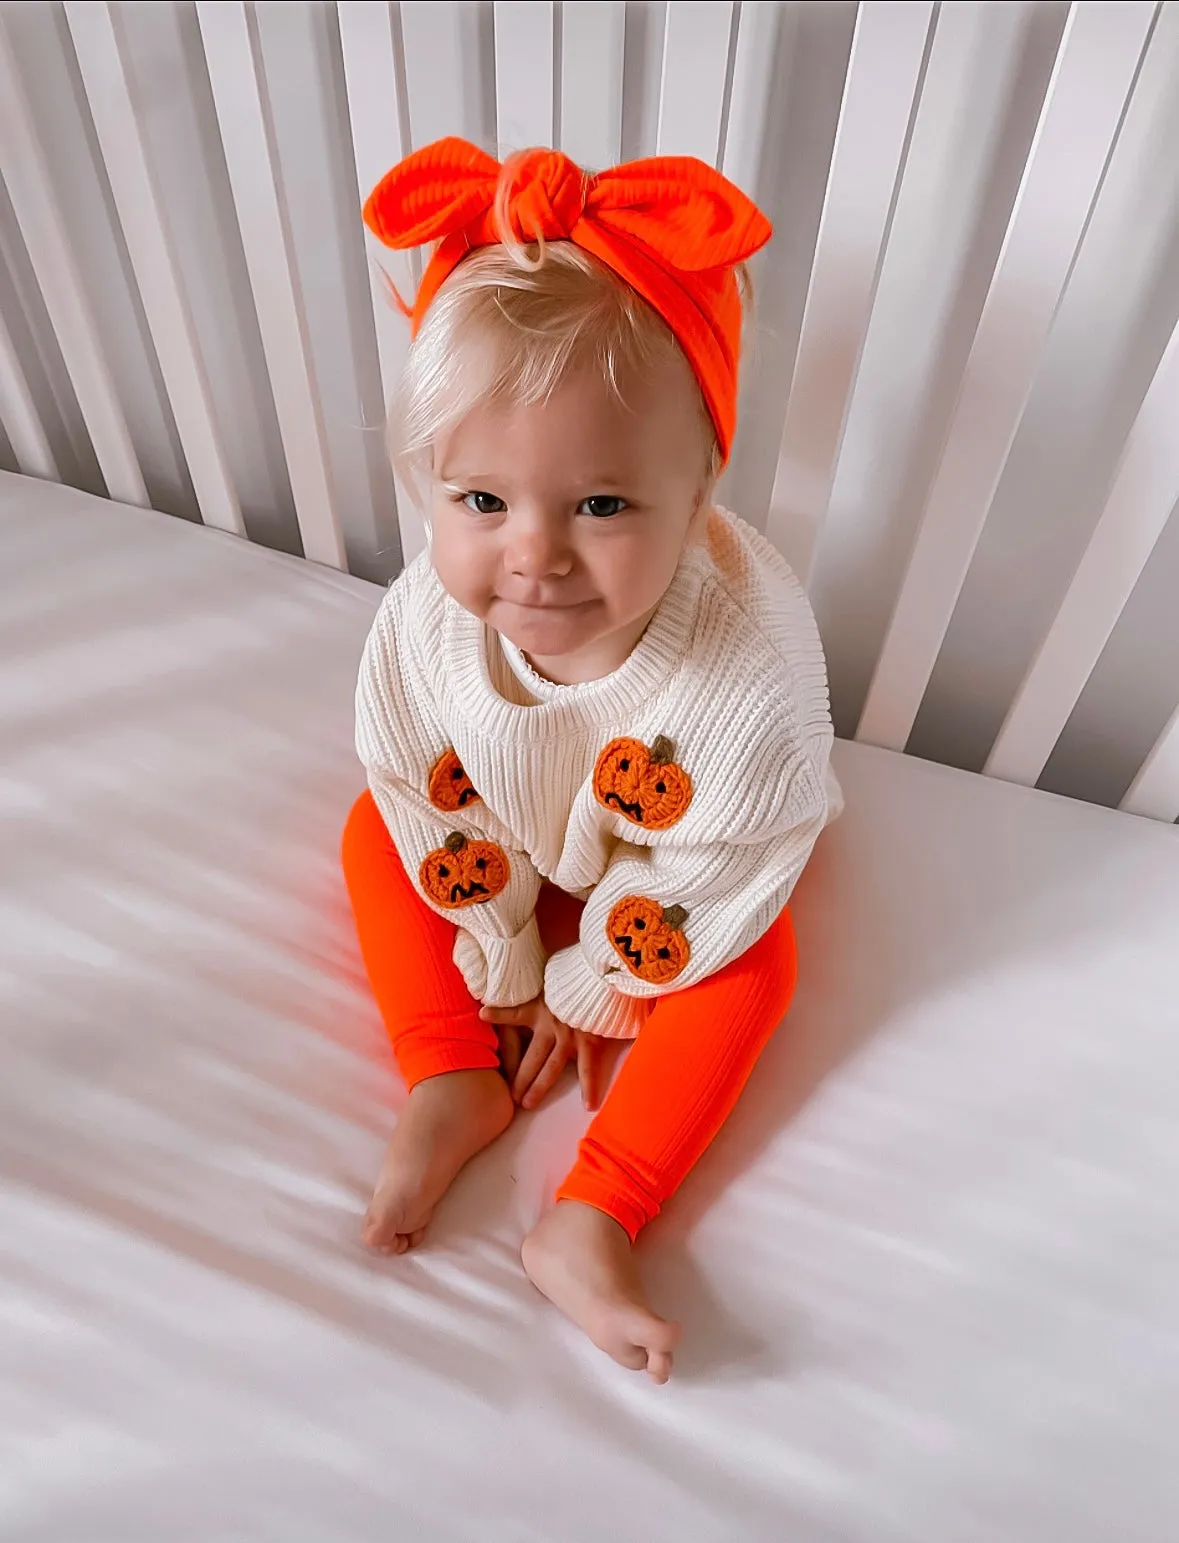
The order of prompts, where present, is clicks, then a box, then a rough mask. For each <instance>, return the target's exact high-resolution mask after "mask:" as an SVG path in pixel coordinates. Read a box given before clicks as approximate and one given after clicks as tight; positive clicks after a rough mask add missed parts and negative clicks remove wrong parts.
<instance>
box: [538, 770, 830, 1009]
mask: <svg viewBox="0 0 1179 1543" xmlns="http://www.w3.org/2000/svg"><path fill="white" fill-rule="evenodd" d="M822 771H823V769H822V768H821V767H816V766H815V765H814V764H813V763H812V762H811V761H810V760H809V759H806V758H800V759H799V762H798V765H797V768H796V770H795V772H794V774H793V776H792V777H791V779H790V790H789V791H790V796H789V797H788V798H787V799H785V800H784V801H783V807H782V809H781V811H780V812H779V813H778V815H777V817H776V818H774V819H772V820H771V821H770V822H769V823H768V826H763V827H762V828H761V829H760V830H759V831H758V832H757V833H756V834H755V835H753V836H752V837H751V839H749V840H744V841H743V840H740V839H729V840H726V841H714V842H698V843H673V842H670V841H669V842H663V843H660V844H658V845H652V846H649V847H642V848H637V847H633V846H631V847H620V848H619V851H618V853H617V854H616V856H615V857H614V858H613V860H612V861H611V862H610V864H609V866H608V867H607V869H606V872H605V873H604V874H603V876H602V879H601V881H600V883H599V884H598V885H597V886H596V888H595V889H594V891H593V894H592V895H591V896H590V899H589V901H588V903H587V904H586V907H585V911H584V913H583V915H582V919H581V936H580V942H579V943H578V944H577V945H576V946H575V947H572V948H566V949H562V950H561V951H560V953H557V954H554V955H553V957H552V958H551V959H550V960H549V963H548V967H547V970H546V974H545V999H546V1001H547V1002H548V1004H549V1007H550V1009H551V1010H552V1012H553V1013H554V1014H555V1015H556V1016H557V1017H558V1018H560V1019H561V1020H562V1021H563V1022H565V1023H568V1024H570V1025H572V1026H573V1027H575V1028H579V1029H587V1030H590V1031H591V1032H593V1033H596V1034H602V1035H606V1036H608V1037H612V1038H629V1037H633V1036H634V1035H635V1034H637V1032H638V1030H639V1028H640V1027H641V1025H642V1022H643V1019H644V1017H645V1016H646V1012H647V1011H648V1007H649V1002H650V999H652V998H654V997H658V996H663V995H666V994H667V993H669V992H673V991H682V990H683V989H684V988H685V987H688V986H692V985H695V984H696V983H697V982H698V981H701V980H705V979H706V978H707V977H708V976H710V975H713V974H715V973H716V971H718V970H720V969H722V968H723V967H724V966H725V965H726V964H728V963H730V961H732V960H734V959H737V958H739V957H740V956H741V955H742V954H744V953H745V952H746V950H748V949H749V948H751V947H752V945H753V944H754V943H755V942H756V941H757V940H758V938H760V937H761V936H762V934H763V933H764V932H765V931H766V930H767V929H768V928H769V927H770V925H771V924H772V923H773V921H774V920H775V918H776V917H777V916H778V915H779V914H780V913H781V911H782V909H783V907H784V906H785V904H786V902H787V900H788V899H789V897H790V892H791V890H792V889H793V887H794V884H795V882H796V881H797V879H798V876H799V874H800V873H801V872H802V869H803V868H804V866H805V865H806V861H807V859H808V858H809V856H810V854H811V851H812V849H813V847H814V844H815V841H816V840H817V838H818V836H819V833H820V831H821V830H822V829H823V826H824V824H825V823H826V821H827V817H828V792H827V788H826V786H825V782H824V777H823V775H822Z"/></svg>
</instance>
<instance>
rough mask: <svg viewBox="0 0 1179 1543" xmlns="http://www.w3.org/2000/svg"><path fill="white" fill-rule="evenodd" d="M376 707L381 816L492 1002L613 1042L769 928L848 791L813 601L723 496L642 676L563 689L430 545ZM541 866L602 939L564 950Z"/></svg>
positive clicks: (372, 686)
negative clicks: (548, 910) (552, 924)
mask: <svg viewBox="0 0 1179 1543" xmlns="http://www.w3.org/2000/svg"><path fill="white" fill-rule="evenodd" d="M356 707H357V729H356V743H357V750H358V752H359V754H360V758H361V760H362V761H363V762H364V764H365V766H366V767H367V769H368V778H369V786H370V787H371V789H372V793H373V797H374V798H375V800H376V803H377V807H378V808H379V809H380V811H381V814H382V816H383V817H384V820H385V823H386V824H387V826H388V827H389V831H390V834H391V835H392V837H393V840H394V842H395V844H396V846H397V850H398V852H399V853H400V855H401V859H402V861H403V863H404V864H405V867H406V871H407V872H408V873H409V874H410V875H411V877H412V878H413V879H414V881H415V883H416V884H417V885H418V888H419V890H420V892H421V893H422V895H423V898H424V899H425V901H426V903H427V904H429V905H430V906H431V907H432V908H433V909H434V910H436V911H438V912H439V914H441V915H444V916H446V917H447V918H448V919H450V920H451V921H454V922H456V923H457V924H458V933H457V936H456V939H455V950H454V957H455V963H456V964H457V965H458V967H459V969H460V970H461V971H462V974H463V976H464V978H465V980H466V982H467V985H468V986H469V988H470V990H471V992H472V994H473V995H474V996H475V997H477V998H478V999H479V1000H481V1001H482V1002H485V1003H487V1004H490V1005H493V1006H516V1005H518V1004H519V1003H522V1002H527V1001H530V1000H531V999H532V998H533V997H536V996H538V995H539V994H540V993H541V991H542V990H543V992H544V995H545V999H546V1001H547V1003H548V1005H549V1008H550V1010H551V1011H552V1012H553V1013H554V1014H555V1016H556V1017H557V1018H559V1019H561V1020H562V1021H563V1022H565V1023H568V1024H570V1025H572V1026H573V1027H574V1028H580V1029H589V1030H592V1031H593V1032H594V1033H597V1034H604V1035H609V1036H612V1037H617V1038H629V1037H633V1036H634V1035H635V1034H637V1033H638V1031H639V1029H640V1027H641V1026H642V1022H643V1019H644V1018H645V1016H646V1013H647V1012H648V1011H649V1008H650V1004H651V999H652V998H654V997H656V996H659V995H661V994H663V993H665V992H667V991H674V990H679V989H682V988H683V987H685V986H689V985H691V984H693V983H694V982H695V981H699V980H702V979H704V978H705V977H706V976H709V975H711V974H713V973H714V972H715V971H717V970H719V969H720V968H721V967H722V966H723V965H725V964H727V963H729V961H730V960H732V959H735V958H737V957H738V956H739V955H740V954H742V953H744V951H745V950H746V949H747V948H749V947H750V946H751V945H752V944H753V943H754V942H756V941H757V939H758V938H759V937H760V936H761V935H762V933H763V932H765V930H766V929H767V928H768V927H769V926H770V924H771V923H772V922H773V921H774V919H775V917H776V916H777V915H778V914H779V912H780V911H781V910H782V907H783V906H784V905H785V904H786V901H787V899H788V898H789V895H790V892H791V890H792V889H793V887H794V884H795V882H796V880H797V879H798V876H799V874H800V873H801V872H802V869H803V867H804V865H805V863H806V861H807V858H808V857H809V856H810V854H811V849H812V848H813V847H814V844H815V841H816V839H817V837H818V835H819V832H820V831H821V830H822V829H823V826H824V825H825V824H826V823H827V821H828V820H829V819H831V818H833V817H834V815H835V814H837V813H838V810H839V806H840V793H839V788H838V785H837V784H836V782H835V779H834V776H833V775H832V773H831V772H830V770H829V767H828V757H829V754H830V750H831V739H832V730H831V718H830V714H829V711H828V705H827V680H826V671H825V668H824V663H823V652H822V648H821V646H820V643H819V636H818V632H817V630H816V627H815V622H814V617H813V616H812V614H811V610H810V606H809V605H808V603H807V601H806V598H805V596H804V594H803V592H802V589H801V587H800V586H799V584H798V582H797V580H796V579H795V578H794V575H793V574H792V573H791V571H790V569H789V568H788V567H787V566H786V564H785V562H784V561H783V560H782V558H781V557H780V556H779V555H778V553H777V552H776V551H775V550H774V549H773V548H772V547H771V546H770V545H769V543H768V542H767V541H765V539H764V538H763V537H761V536H760V535H758V534H757V533H756V532H755V531H754V530H752V529H751V528H750V527H749V526H747V525H745V524H743V523H742V522H741V521H739V520H737V519H735V518H734V517H733V516H731V515H729V514H726V513H725V512H723V511H716V512H714V513H713V515H712V516H711V518H710V521H709V526H708V532H707V538H706V543H705V544H704V545H702V546H699V547H694V548H692V549H690V550H689V551H688V552H687V553H686V554H685V556H684V558H683V561H682V562H681V564H680V566H679V569H678V571H677V573H676V576H675V578H674V579H673V581H672V584H671V587H670V588H669V589H668V591H667V594H666V595H665V596H664V599H663V602H662V604H661V605H660V607H659V610H658V612H657V613H656V615H655V617H654V619H653V620H652V622H651V624H650V626H649V627H648V628H647V631H646V633H645V634H644V635H643V637H642V638H641V640H640V641H639V643H638V644H637V646H636V647H635V649H634V651H633V653H632V654H631V655H630V657H629V658H628V659H627V660H626V662H625V663H624V664H623V665H622V667H621V668H620V669H618V670H616V671H615V672H614V673H613V674H612V675H609V676H607V677H605V679H603V680H597V681H591V682H589V683H588V684H586V685H580V686H557V685H553V684H552V683H551V682H548V681H545V680H543V679H542V678H541V677H540V676H539V675H537V674H536V673H535V672H534V671H533V670H531V669H530V668H529V666H528V664H527V661H526V660H525V659H524V658H523V656H522V655H521V654H520V653H519V652H518V650H516V649H514V648H513V647H512V646H511V645H510V644H508V643H507V642H506V640H504V639H501V638H500V637H499V636H498V635H497V634H496V633H495V632H493V631H492V630H491V629H490V628H488V627H487V626H485V625H484V624H483V623H482V622H479V621H478V620H476V618H475V617H473V616H471V615H470V614H469V613H467V612H466V611H464V610H462V609H461V608H460V607H459V606H458V605H457V604H456V603H455V602H454V601H453V600H452V599H451V598H450V597H449V596H448V595H447V594H446V592H445V591H444V590H443V588H442V586H441V584H440V583H439V581H438V579H437V577H436V576H435V574H434V572H433V569H432V568H431V567H430V565H429V560H428V556H426V557H422V558H419V559H418V561H417V562H415V563H414V564H413V565H412V566H411V567H410V568H408V569H407V570H406V572H405V573H403V574H402V575H401V577H400V578H399V579H398V580H397V582H396V583H395V584H394V585H393V586H392V588H391V589H390V590H389V593H388V595H387V596H386V598H385V600H384V602H383V604H382V606H381V609H380V611H379V613H378V615H377V619H376V622H375V623H374V625H373V629H372V632H371V634H370V635H369V640H368V644H367V647H366V649H365V654H364V660H363V662H362V664H361V669H360V680H359V684H358V687H357V697H356ZM464 837H465V838H466V841H465V844H464V842H463V841H462V839H461V838H464ZM448 840H449V845H448ZM496 849H498V851H497V850H496ZM542 879H547V880H550V881H551V882H552V883H554V884H556V885H559V886H560V887H561V888H562V889H565V890H568V891H569V892H571V893H573V894H576V895H579V896H581V897H583V898H585V899H586V901H587V904H586V907H585V911H584V914H583V917H582V922H581V941H580V944H579V945H576V946H574V947H571V948H566V949H562V950H561V951H560V952H558V953H556V954H554V955H553V957H552V958H551V959H549V960H548V961H547V964H546V961H545V956H544V952H543V950H542V948H541V943H540V937H539V935H538V933H537V928H536V922H535V919H534V914H533V913H534V909H535V905H536V898H537V894H538V892H539V889H540V884H541V881H542ZM484 892H486V893H484Z"/></svg>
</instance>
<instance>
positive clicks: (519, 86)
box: [495, 0, 556, 157]
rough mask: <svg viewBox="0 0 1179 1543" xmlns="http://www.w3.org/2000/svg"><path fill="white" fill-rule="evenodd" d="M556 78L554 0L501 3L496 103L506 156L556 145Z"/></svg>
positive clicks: (501, 147) (497, 8)
mask: <svg viewBox="0 0 1179 1543" xmlns="http://www.w3.org/2000/svg"><path fill="white" fill-rule="evenodd" d="M554 74H555V70H554V57H553V7H552V5H551V3H550V0H495V102H496V126H497V137H498V140H499V153H500V155H501V157H502V156H505V155H510V154H511V153H512V151H514V150H527V149H529V148H531V146H533V145H551V144H552V143H553V141H554V139H555V137H556V136H555V134H554V127H553V87H554V80H553V77H554Z"/></svg>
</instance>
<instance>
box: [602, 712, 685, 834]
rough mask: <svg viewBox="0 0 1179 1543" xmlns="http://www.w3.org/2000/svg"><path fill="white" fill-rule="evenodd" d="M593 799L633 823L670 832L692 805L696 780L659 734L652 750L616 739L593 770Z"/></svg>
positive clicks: (671, 746)
mask: <svg viewBox="0 0 1179 1543" xmlns="http://www.w3.org/2000/svg"><path fill="white" fill-rule="evenodd" d="M594 797H595V798H596V799H597V800H598V803H599V804H601V806H602V808H603V809H609V810H612V811H613V810H616V811H617V812H618V813H619V814H621V815H623V816H624V818H626V819H628V820H629V821H630V822H631V823H632V825H643V826H645V827H646V828H647V829H648V830H666V829H667V828H668V826H670V825H674V824H675V823H676V821H677V820H682V819H683V817H684V814H685V812H686V811H687V808H688V805H689V804H690V803H691V802H692V779H691V777H689V776H688V774H687V772H686V771H685V770H684V769H683V767H682V766H677V765H676V761H675V746H674V745H673V744H672V742H671V740H670V739H668V737H667V735H666V734H660V735H659V737H658V739H656V740H655V742H654V744H653V745H652V746H651V748H650V749H648V748H647V746H646V745H644V744H643V742H642V740H641V739H612V740H611V741H610V743H609V744H608V745H607V746H606V748H605V750H603V751H602V753H601V755H600V756H599V757H598V761H597V765H596V766H595V767H594Z"/></svg>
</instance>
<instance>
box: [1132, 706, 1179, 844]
mask: <svg viewBox="0 0 1179 1543" xmlns="http://www.w3.org/2000/svg"><path fill="white" fill-rule="evenodd" d="M1121 807H1122V808H1123V809H1124V810H1125V811H1126V813H1127V814H1144V815H1146V816H1147V817H1148V818H1149V819H1152V820H1166V821H1168V822H1171V821H1175V820H1179V709H1176V711H1175V714H1174V716H1173V717H1172V719H1171V721H1170V723H1168V724H1167V726H1166V728H1165V729H1164V730H1163V732H1162V733H1161V734H1160V735H1159V737H1158V739H1157V740H1156V742H1155V746H1154V749H1153V750H1152V751H1151V752H1150V754H1149V755H1148V756H1147V758H1146V760H1145V761H1144V762H1143V763H1142V770H1141V771H1140V772H1139V773H1138V775H1137V776H1136V777H1135V778H1134V781H1133V782H1132V783H1131V784H1130V787H1129V791H1128V792H1127V793H1126V796H1125V798H1123V799H1122V803H1121Z"/></svg>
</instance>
